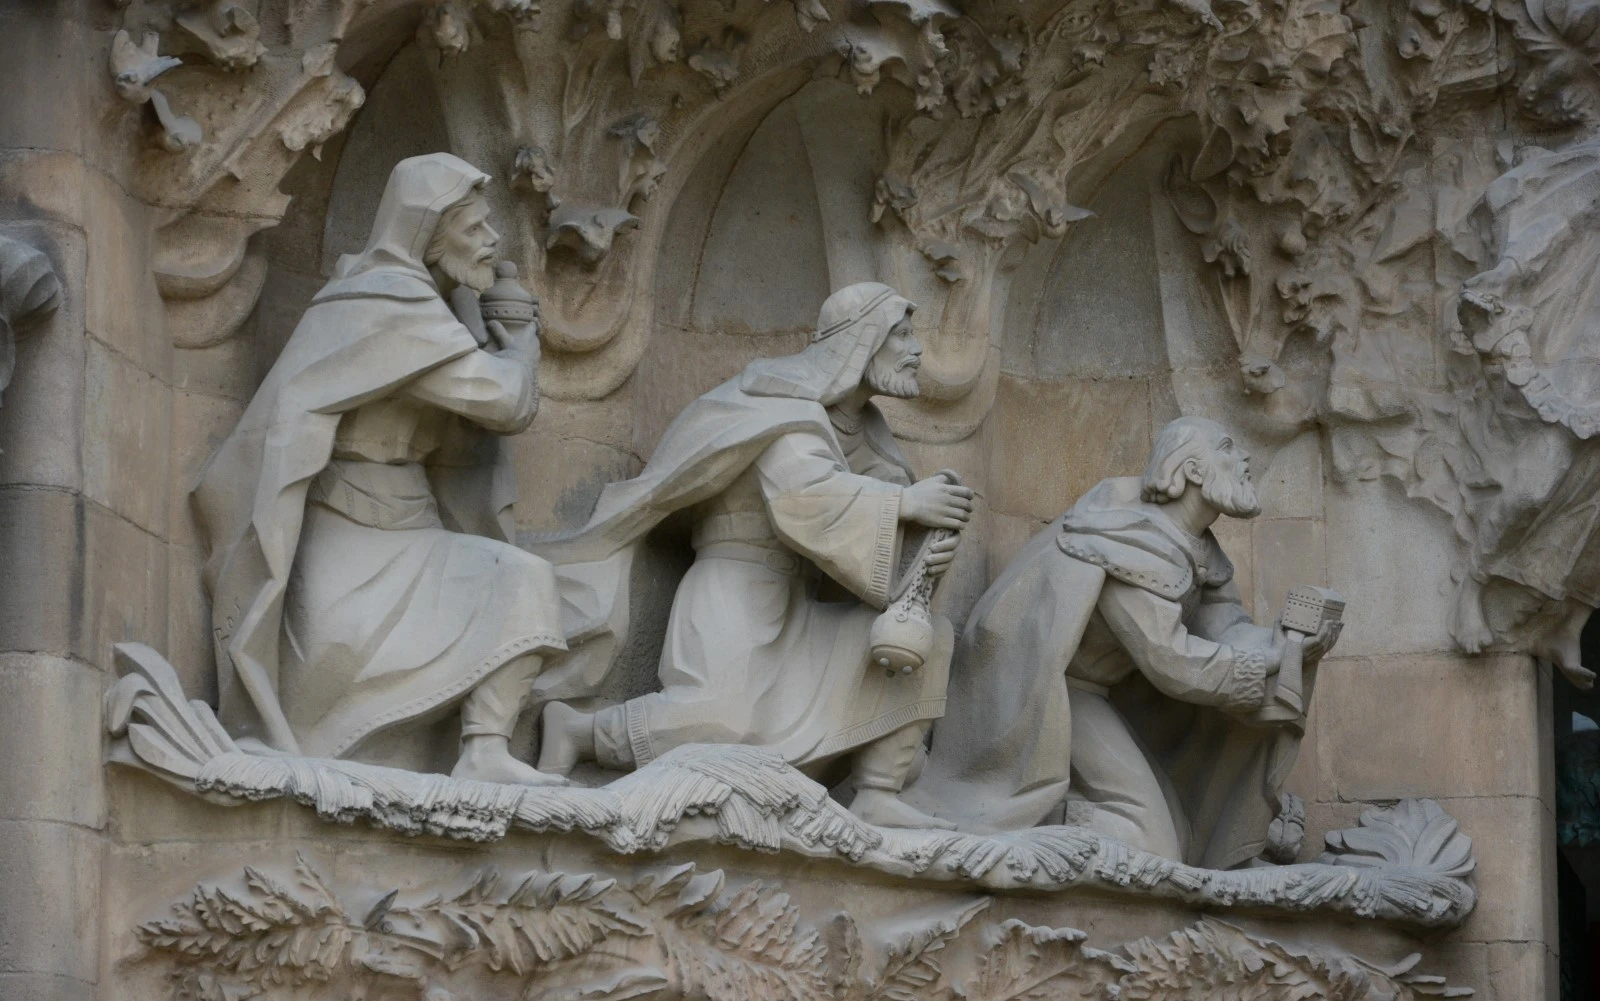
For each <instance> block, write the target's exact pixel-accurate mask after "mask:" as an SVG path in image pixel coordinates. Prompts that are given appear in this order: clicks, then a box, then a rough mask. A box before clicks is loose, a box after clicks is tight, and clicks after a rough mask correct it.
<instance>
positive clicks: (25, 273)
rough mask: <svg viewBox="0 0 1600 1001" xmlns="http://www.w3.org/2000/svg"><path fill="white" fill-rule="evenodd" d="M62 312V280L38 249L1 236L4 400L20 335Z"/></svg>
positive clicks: (0, 385) (0, 377) (0, 383)
mask: <svg viewBox="0 0 1600 1001" xmlns="http://www.w3.org/2000/svg"><path fill="white" fill-rule="evenodd" d="M59 308H61V279H60V278H58V277H56V272H55V268H53V267H51V265H50V259H49V258H48V257H45V256H44V254H43V253H42V252H40V251H39V250H38V249H37V248H35V247H33V246H31V245H29V244H27V243H24V242H23V241H21V240H18V239H15V238H13V237H9V236H0V397H3V396H4V394H5V391H6V387H7V386H9V385H11V376H12V373H13V372H14V371H15V369H16V364H17V335H18V334H20V333H23V332H25V331H26V330H28V329H29V328H30V327H32V326H34V325H35V324H37V323H38V322H40V321H41V320H44V319H45V318H46V317H48V316H50V314H52V313H54V312H55V311H56V310H57V309H59Z"/></svg>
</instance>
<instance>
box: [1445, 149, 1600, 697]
mask: <svg viewBox="0 0 1600 1001" xmlns="http://www.w3.org/2000/svg"><path fill="white" fill-rule="evenodd" d="M1518 160H1519V162H1518V163H1517V164H1516V165H1515V166H1513V167H1512V168H1511V169H1510V170H1509V171H1507V172H1506V173H1505V174H1503V175H1501V176H1500V177H1499V178H1497V179H1496V180H1495V181H1494V182H1493V183H1492V184H1491V185H1489V187H1488V190H1486V191H1485V192H1484V194H1483V196H1482V198H1481V199H1479V200H1478V202H1477V203H1476V204H1475V205H1474V207H1473V208H1472V211H1471V212H1470V213H1469V214H1468V216H1467V218H1466V220H1465V221H1464V223H1463V225H1462V226H1461V230H1460V232H1459V233H1458V234H1457V235H1456V241H1455V244H1456V248H1457V250H1458V251H1459V252H1460V253H1462V255H1463V256H1465V257H1467V258H1468V259H1469V260H1471V261H1473V262H1474V263H1475V264H1477V265H1480V266H1482V267H1483V268H1484V270H1482V271H1480V272H1478V273H1477V274H1475V275H1473V276H1472V277H1470V278H1468V279H1467V280H1466V281H1465V282H1463V283H1462V285H1461V287H1460V291H1459V293H1458V295H1457V297H1456V299H1455V303H1454V305H1455V315H1454V317H1452V318H1451V319H1452V320H1453V321H1454V322H1453V324H1452V333H1453V335H1454V338H1455V343H1454V347H1455V348H1456V350H1457V351H1458V352H1460V353H1462V354H1465V355H1468V356H1469V357H1470V358H1472V359H1473V360H1475V361H1476V362H1477V363H1478V364H1477V365H1476V366H1473V367H1472V370H1471V371H1470V373H1469V374H1468V375H1467V377H1466V378H1468V379H1476V380H1481V381H1482V382H1483V384H1484V385H1485V386H1486V387H1487V388H1488V389H1489V392H1486V393H1483V394H1479V395H1478V397H1477V399H1478V400H1479V404H1478V406H1477V407H1475V408H1473V409H1472V410H1469V411H1467V412H1466V413H1464V414H1463V415H1462V418H1463V423H1464V424H1465V425H1466V427H1465V428H1464V430H1465V431H1466V449H1465V451H1466V452H1467V455H1468V456H1469V457H1470V458H1471V459H1472V460H1473V461H1474V462H1475V464H1476V465H1477V466H1478V468H1479V469H1481V470H1482V475H1481V476H1480V477H1479V478H1480V479H1483V480H1485V481H1492V482H1494V483H1495V484H1496V485H1497V486H1498V487H1499V489H1497V490H1494V491H1488V490H1481V489H1480V490H1477V491H1470V492H1468V491H1464V492H1463V493H1464V499H1463V503H1464V505H1465V510H1464V514H1465V517H1466V518H1469V519H1470V520H1471V527H1472V531H1471V532H1470V534H1469V539H1470V541H1471V546H1472V550H1471V553H1470V556H1469V567H1468V571H1467V573H1466V575H1465V576H1464V579H1463V581H1462V587H1461V591H1460V593H1459V595H1458V599H1457V600H1458V607H1457V618H1456V622H1455V624H1454V630H1455V633H1456V636H1457V639H1458V640H1459V641H1460V642H1461V643H1462V645H1463V646H1465V647H1467V648H1468V649H1471V650H1478V649H1481V648H1483V647H1485V646H1487V645H1489V644H1491V643H1494V642H1495V641H1496V640H1497V639H1499V638H1502V637H1506V636H1510V635H1517V634H1522V635H1531V639H1532V642H1533V649H1534V652H1535V653H1537V654H1539V655H1541V656H1543V657H1545V658H1547V659H1549V660H1550V661H1552V662H1553V663H1555V664H1556V665H1557V666H1558V667H1559V668H1560V669H1561V670H1562V671H1563V672H1565V674H1566V675H1567V677H1568V678H1569V679H1570V680H1572V681H1573V683H1574V684H1577V685H1579V686H1580V687H1583V688H1588V687H1591V686H1593V684H1594V672H1593V671H1592V670H1590V669H1588V668H1586V667H1584V665H1583V664H1582V663H1581V659H1582V658H1581V655H1580V652H1579V648H1578V636H1579V633H1581V632H1582V630H1583V626H1584V623H1586V622H1587V621H1588V619H1589V616H1590V615H1591V614H1592V613H1593V612H1594V610H1595V609H1596V608H1597V607H1600V577H1597V576H1596V567H1597V566H1600V509H1597V508H1596V506H1595V500H1594V496H1595V488H1596V486H1597V485H1600V451H1597V450H1596V442H1595V441H1594V438H1595V436H1596V434H1597V433H1600V403H1597V402H1596V401H1597V398H1600V397H1597V393H1600V336H1597V333H1596V329H1595V325H1594V321H1595V311H1596V309H1597V308H1600V299H1597V297H1596V294H1595V290H1594V288H1593V274H1594V273H1595V269H1596V268H1597V267H1600V243H1597V241H1596V239H1595V236H1594V234H1593V232H1592V230H1593V225H1592V223H1593V222H1594V220H1595V219H1596V218H1597V216H1600V144H1596V143H1593V142H1587V143H1579V144H1576V145H1574V146H1570V147H1568V148H1566V149H1563V150H1559V151H1550V150H1545V149H1540V148H1538V147H1530V148H1528V149H1524V150H1522V151H1520V153H1519V154H1518ZM1550 453H1554V454H1557V455H1559V456H1560V457H1561V460H1562V461H1561V462H1558V463H1557V462H1549V461H1548V459H1547V458H1545V457H1546V456H1547V455H1549V454H1550ZM1519 455H1520V456H1528V455H1536V456H1539V457H1540V460H1541V462H1540V466H1541V468H1540V469H1531V468H1526V467H1527V463H1526V462H1525V461H1523V460H1521V459H1519ZM1553 470H1561V472H1560V475H1559V478H1558V479H1553V478H1552V477H1551V476H1550V472H1549V471H1553Z"/></svg>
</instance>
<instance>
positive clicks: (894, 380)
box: [867, 359, 922, 400]
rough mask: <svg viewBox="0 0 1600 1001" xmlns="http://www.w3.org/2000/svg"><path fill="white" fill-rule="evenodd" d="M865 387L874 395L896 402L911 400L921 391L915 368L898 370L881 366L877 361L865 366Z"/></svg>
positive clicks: (908, 367) (888, 366) (889, 366)
mask: <svg viewBox="0 0 1600 1001" xmlns="http://www.w3.org/2000/svg"><path fill="white" fill-rule="evenodd" d="M867 387H868V388H869V389H871V390H872V392H873V393H874V394H875V395H878V396H891V397H894V398H895V399H898V400H909V399H912V398H913V397H915V396H916V395H917V394H918V393H920V392H921V391H922V386H921V384H919V383H918V382H917V370H916V368H915V367H913V366H906V367H905V368H898V367H895V366H892V365H885V364H882V363H880V362H879V361H878V360H877V359H873V361H872V363H871V364H869V365H868V366H867Z"/></svg>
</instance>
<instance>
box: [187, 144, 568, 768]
mask: <svg viewBox="0 0 1600 1001" xmlns="http://www.w3.org/2000/svg"><path fill="white" fill-rule="evenodd" d="M488 180H489V178H488V176H487V175H486V174H484V173H483V172H482V171H479V170H477V169H476V168H474V167H473V166H472V165H471V164H468V163H466V162H465V161H463V160H461V159H458V158H457V157H454V156H450V155H448V154H443V153H438V154H432V155H429V156H419V157H413V158H411V159H408V160H403V161H401V162H400V163H399V164H398V165H396V167H395V168H394V171H393V173H391V174H390V176H389V183H388V186H387V187H386V188H385V189H384V193H383V199H382V201H381V202H380V204H379V206H378V215H377V219H376V220H375V221H374V223H373V227H372V235H371V237H370V238H369V239H368V241H367V246H366V249H365V250H363V251H362V252H361V253H359V254H354V255H346V256H345V257H343V258H341V259H340V261H339V264H338V267H337V268H336V270H335V273H334V277H333V280H332V281H331V282H329V283H328V285H327V286H326V287H324V288H323V289H322V291H321V292H319V293H318V294H317V295H316V297H315V298H314V299H313V300H312V304H311V307H310V309H308V310H307V311H306V314H305V316H304V317H303V318H302V319H301V321H300V324H299V325H298V326H297V327H296V328H295V331H294V334H293V335H292V336H291V337H290V338H289V342H288V344H286V345H285V346H284V349H283V353H282V354H281V355H279V357H278V360H277V362H276V363H275V364H274V365H273V367H272V370H271V371H270V372H269V373H268V374H267V377H266V379H265V381H264V382H263V383H262V385H261V388H260V389H259V390H258V391H257V392H256V395H255V398H254V399H253V400H252V401H251V403H250V406H249V408H248V409H247V410H246V411H245V414H244V417H243V418H242V419H241V420H240V421H239V426H238V427H237V428H235V429H234V431H233V433H232V434H231V435H230V436H229V437H228V439H227V440H226V441H225V442H224V443H223V445H222V447H221V448H219V449H218V450H217V452H216V454H215V455H213V456H212V458H211V460H210V462H209V463H208V464H207V466H206V468H205V470H204V471H203V473H202V477H201V482H200V485H199V487H198V488H197V489H196V491H195V493H194V505H195V510H196V514H197V516H198V519H199V522H200V525H201V528H202V530H203V532H204V535H205V537H206V540H207V543H208V546H209V557H208V561H207V564H206V571H205V580H206V585H207V587H208V589H209V591H210V593H211V598H212V606H211V615H212V630H213V635H214V637H215V641H216V655H217V665H218V675H219V679H220V682H219V688H220V694H221V707H220V715H221V718H222V720H223V721H224V723H225V724H226V725H227V727H228V728H229V730H230V731H231V732H232V733H233V734H234V735H235V736H236V737H239V738H242V739H244V740H245V741H250V742H254V743H255V744H256V745H258V746H259V745H266V747H267V748H268V749H270V750H273V751H277V752H281V753H289V754H300V755H306V756H312V757H361V756H366V757H367V758H369V759H371V758H377V759H378V760H379V761H380V762H381V763H394V761H393V758H394V756H395V755H394V753H393V748H394V747H399V746H400V745H399V744H398V743H395V742H392V741H391V742H390V743H391V744H392V747H391V748H390V751H389V753H384V751H383V750H382V749H380V750H379V751H376V752H374V751H373V750H372V748H373V744H374V743H375V742H374V738H375V737H377V736H379V735H380V734H385V733H389V734H391V736H393V731H395V730H396V729H397V728H401V727H415V726H417V725H419V724H423V723H431V722H433V721H435V720H437V719H439V718H440V717H442V716H444V715H446V714H447V713H448V712H449V711H450V710H452V709H453V708H455V707H456V706H458V705H459V707H460V716H461V748H460V754H459V757H458V758H457V761H456V764H455V769H454V772H453V773H452V774H454V775H456V776H457V777H464V778H471V779H478V780H483V781H490V782H512V783H525V784H543V783H546V782H560V781H563V780H561V779H559V778H557V777H554V776H546V775H543V774H541V773H539V772H537V771H535V770H534V769H533V768H532V767H530V766H528V765H527V764H525V763H523V762H520V761H517V760H515V759H514V758H513V757H512V756H511V755H510V753H509V752H508V750H507V738H508V737H509V735H510V733H511V728H512V725H513V724H514V723H515V722H516V719H517V715H518V713H519V712H520V710H521V706H522V702H523V700H524V698H525V697H526V695H527V692H528V690H529V688H530V686H531V685H532V683H533V679H534V676H535V675H536V674H537V673H538V671H539V669H540V665H541V662H542V660H543V658H544V657H545V656H546V655H547V654H549V653H553V652H560V651H562V650H564V649H565V648H566V644H565V640H564V638H563V634H562V631H561V625H560V620H559V613H560V604H559V597H558V594H557V590H556V582H555V577H554V574H553V573H552V570H551V568H550V566H549V564H547V563H545V562H544V561H543V560H541V559H539V558H537V557H535V556H532V555H530V554H529V553H526V552H524V551H522V550H520V549H517V548H516V547H515V546H513V545H511V544H509V542H508V541H507V540H508V539H509V538H510V533H511V530H512V524H511V520H510V505H511V501H512V499H513V492H514V491H513V480H512V479H511V470H510V469H509V467H508V466H507V464H506V461H505V456H503V455H502V453H501V450H500V443H501V440H500V438H499V436H500V435H507V434H514V433H516V432H518V431H521V430H522V429H523V428H526V427H527V426H528V424H529V423H530V422H531V421H532V420H533V416H534V412H535V410H537V408H538V386H537V372H538V359H539V348H538V340H537V337H536V330H535V324H534V323H528V324H526V325H525V326H524V327H523V328H522V329H518V330H514V331H508V330H507V329H506V327H505V326H504V325H503V324H501V323H498V322H494V323H490V324H489V325H488V327H487V329H486V330H485V329H484V327H483V322H482V317H481V315H479V313H478V299H477V295H476V292H477V291H480V290H483V289H485V288H487V287H488V286H489V285H490V283H491V282H493V281H494V279H495V266H494V250H495V246H496V242H497V240H498V234H496V233H495V231H494V229H493V228H492V227H491V226H490V225H489V222H488V214H489V208H488V203H487V202H486V201H485V199H484V195H483V187H484V185H485V184H486V183H487V182H488ZM508 274H509V272H508ZM444 294H450V295H451V296H452V301H453V302H455V303H456V304H457V312H456V313H452V309H451V307H450V306H449V305H446V302H445V299H444V298H443V295H444ZM458 314H459V317H458ZM462 321H466V322H465V323H464V322H462ZM468 324H471V325H472V326H471V328H470V329H469V326H468ZM475 330H476V331H477V332H476V333H475ZM408 732H409V731H408ZM405 736H406V734H402V739H403V738H404V737H405ZM408 749H409V750H416V748H414V747H411V748H408Z"/></svg>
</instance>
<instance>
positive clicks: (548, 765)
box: [539, 702, 594, 775]
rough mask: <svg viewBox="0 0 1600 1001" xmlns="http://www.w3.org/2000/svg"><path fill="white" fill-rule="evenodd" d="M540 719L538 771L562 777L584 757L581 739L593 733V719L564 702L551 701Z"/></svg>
mask: <svg viewBox="0 0 1600 1001" xmlns="http://www.w3.org/2000/svg"><path fill="white" fill-rule="evenodd" d="M539 719H540V726H539V731H540V738H539V768H540V770H541V771H545V772H548V773H550V774H551V775H565V774H567V773H568V772H570V771H572V769H573V766H575V765H577V763H578V762H579V761H582V760H583V759H584V758H585V757H586V755H585V754H584V753H583V752H584V746H583V745H584V742H583V741H582V740H581V739H580V738H581V735H582V734H585V733H592V732H593V730H594V717H593V716H591V715H590V714H589V713H584V712H579V711H578V710H576V709H574V708H572V707H571V706H569V705H566V704H565V703H562V702H551V703H549V704H547V705H546V706H545V707H544V714H543V715H542V716H540V717H539ZM590 756H592V755H590Z"/></svg>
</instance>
